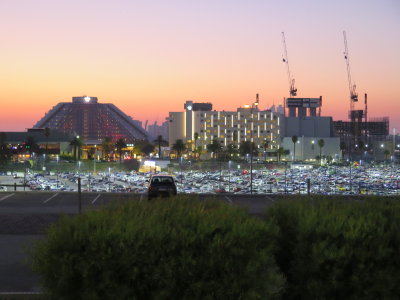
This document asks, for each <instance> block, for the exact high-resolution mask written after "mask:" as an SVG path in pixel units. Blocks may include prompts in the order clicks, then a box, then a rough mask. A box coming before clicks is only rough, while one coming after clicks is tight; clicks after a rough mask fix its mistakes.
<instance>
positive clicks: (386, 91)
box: [0, 0, 400, 131]
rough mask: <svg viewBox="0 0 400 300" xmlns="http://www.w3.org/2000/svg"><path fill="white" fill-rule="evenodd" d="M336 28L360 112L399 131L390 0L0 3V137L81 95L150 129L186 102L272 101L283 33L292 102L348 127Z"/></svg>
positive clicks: (396, 20) (399, 68) (397, 37)
mask: <svg viewBox="0 0 400 300" xmlns="http://www.w3.org/2000/svg"><path fill="white" fill-rule="evenodd" d="M343 30H346V32H347V39H348V47H349V53H350V62H351V70H352V77H353V81H354V82H355V83H356V84H357V91H358V93H359V95H360V99H361V100H363V97H364V96H363V95H364V93H368V101H369V102H368V106H369V111H368V115H369V116H370V117H371V118H374V117H384V116H388V117H389V118H390V127H391V128H397V129H398V131H400V1H399V0H380V1H378V0H335V1H324V0H292V1H290V0H288V1H272V0H241V1H239V0H197V1H194V0H193V1H192V0H181V1H178V0H168V1H167V0H151V1H143V0H141V1H136V0H65V1H64V0H0V103H1V106H0V131H22V130H25V129H26V128H30V127H32V126H33V125H34V124H35V123H36V122H37V121H38V120H39V119H40V118H42V117H43V116H44V114H45V112H47V111H48V110H49V109H50V108H52V107H53V106H54V105H56V104H57V103H58V102H70V101H71V98H72V97H73V96H82V95H88V96H96V97H98V98H99V102H103V103H104V102H111V103H114V104H115V105H116V106H118V107H119V108H120V109H121V110H123V111H124V112H125V113H127V114H128V115H130V116H132V117H133V118H134V119H138V120H141V121H143V122H144V121H145V120H149V123H150V124H151V123H153V122H154V121H158V123H161V122H162V121H164V120H165V117H166V116H167V114H168V112H169V111H182V110H183V103H184V102H185V101H186V100H194V101H198V102H212V103H213V106H214V109H217V110H236V108H237V107H239V106H241V105H243V104H246V103H250V102H252V101H254V99H255V94H256V93H259V94H260V107H261V108H262V109H264V108H266V107H270V106H271V105H272V104H273V103H275V105H277V104H281V103H282V100H283V98H284V97H287V96H288V89H289V87H288V82H287V76H286V68H285V65H284V63H283V62H282V54H283V46H282V39H281V32H282V31H284V32H285V35H286V43H287V47H288V55H289V61H290V67H291V71H292V73H293V75H294V78H295V79H296V86H297V88H298V91H299V92H298V96H299V97H319V96H322V97H323V107H322V114H323V115H332V116H333V117H334V119H335V120H340V119H342V120H345V119H347V114H348V110H349V106H350V104H349V91H348V83H347V73H346V63H345V60H344V57H343V51H344V44H343V33H342V32H343ZM361 104H363V101H360V104H359V105H357V106H356V108H360V109H362V108H363V105H361Z"/></svg>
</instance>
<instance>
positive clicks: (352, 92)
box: [343, 31, 358, 112]
mask: <svg viewBox="0 0 400 300" xmlns="http://www.w3.org/2000/svg"><path fill="white" fill-rule="evenodd" d="M343 38H344V53H343V54H344V59H345V60H346V66H347V80H348V82H349V92H350V112H352V111H354V102H357V101H358V94H357V92H356V85H355V84H354V83H353V82H352V81H351V71H350V57H349V49H348V48H347V38H346V31H343Z"/></svg>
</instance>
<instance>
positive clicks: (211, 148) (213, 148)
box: [207, 139, 222, 158]
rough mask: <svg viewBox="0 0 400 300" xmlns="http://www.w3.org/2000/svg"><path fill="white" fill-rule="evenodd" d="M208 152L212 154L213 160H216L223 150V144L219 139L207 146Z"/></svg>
mask: <svg viewBox="0 0 400 300" xmlns="http://www.w3.org/2000/svg"><path fill="white" fill-rule="evenodd" d="M207 150H208V152H211V154H212V157H213V158H216V157H217V154H218V153H219V152H221V150H222V146H221V143H220V142H219V141H218V140H217V139H213V140H212V141H211V143H210V144H208V145H207Z"/></svg>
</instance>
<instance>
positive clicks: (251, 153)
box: [250, 94, 258, 195]
mask: <svg viewBox="0 0 400 300" xmlns="http://www.w3.org/2000/svg"><path fill="white" fill-rule="evenodd" d="M257 106H258V94H256V102H254V103H252V104H251V108H250V120H251V125H250V195H253V130H254V129H253V127H254V123H253V110H254V108H255V107H256V108H257Z"/></svg>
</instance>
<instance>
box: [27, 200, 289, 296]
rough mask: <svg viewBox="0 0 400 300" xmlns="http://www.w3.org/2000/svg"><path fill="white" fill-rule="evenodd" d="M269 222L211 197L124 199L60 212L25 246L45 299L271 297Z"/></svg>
mask: <svg viewBox="0 0 400 300" xmlns="http://www.w3.org/2000/svg"><path fill="white" fill-rule="evenodd" d="M273 234H276V228H275V229H274V228H273V225H272V224H267V223H264V222H261V221H259V220H256V219H252V218H249V217H248V215H247V213H246V212H244V211H243V210H240V209H237V208H234V207H229V206H226V205H223V204H222V203H217V202H212V201H211V202H210V201H206V202H200V201H197V200H196V201H193V200H184V199H179V198H176V199H168V200H167V201H165V200H164V201H155V202H151V203H148V202H144V203H139V202H132V203H129V204H127V205H124V206H119V207H118V206H114V207H111V208H108V209H106V210H101V211H95V212H90V213H88V214H84V215H80V216H77V217H74V218H64V219H63V220H62V221H61V222H60V223H59V224H57V225H56V226H53V227H51V228H50V230H49V232H48V237H47V240H46V241H43V242H40V243H39V244H38V245H37V246H36V249H35V250H34V253H33V267H34V270H36V271H37V272H38V273H39V274H40V275H42V278H43V286H44V289H45V291H46V292H47V293H48V296H49V298H51V299H272V298H276V297H277V296H279V294H280V293H281V291H282V289H283V285H284V279H283V276H282V275H281V274H280V273H279V272H278V269H277V267H276V264H275V262H274V259H273V255H272V251H273V249H272V247H273V245H272V243H271V241H273V240H274V237H273Z"/></svg>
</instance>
